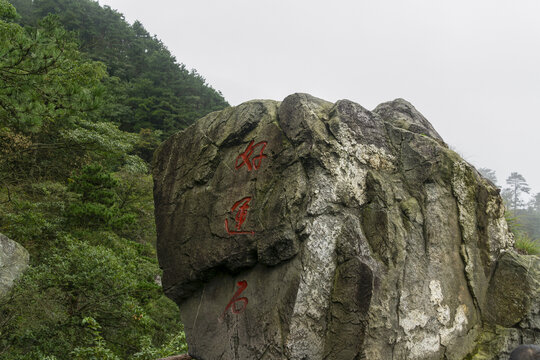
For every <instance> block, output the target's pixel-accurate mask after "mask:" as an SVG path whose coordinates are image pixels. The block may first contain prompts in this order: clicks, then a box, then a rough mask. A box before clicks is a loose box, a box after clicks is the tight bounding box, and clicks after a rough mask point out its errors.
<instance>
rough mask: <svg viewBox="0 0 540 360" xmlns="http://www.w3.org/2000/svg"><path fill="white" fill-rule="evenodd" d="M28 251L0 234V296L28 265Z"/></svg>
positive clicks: (3, 294)
mask: <svg viewBox="0 0 540 360" xmlns="http://www.w3.org/2000/svg"><path fill="white" fill-rule="evenodd" d="M29 259H30V257H29V255H28V251H26V249H25V248H23V247H22V246H21V245H20V244H18V243H16V242H15V241H13V240H10V239H9V238H8V237H7V236H5V235H3V234H0V298H2V297H4V296H6V295H7V294H8V292H9V290H10V289H11V287H12V286H13V282H14V281H15V280H17V279H18V278H19V277H20V276H21V274H22V273H23V272H24V270H25V269H26V268H27V267H28V261H29Z"/></svg>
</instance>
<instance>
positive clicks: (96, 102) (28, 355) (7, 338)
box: [0, 0, 227, 360]
mask: <svg viewBox="0 0 540 360" xmlns="http://www.w3.org/2000/svg"><path fill="white" fill-rule="evenodd" d="M11 3H12V4H14V5H15V6H16V7H17V9H18V10H19V12H20V15H19V13H17V11H16V10H15V7H14V6H12V4H10V3H9V2H7V1H6V0H0V81H1V82H2V86H1V87H0V232H1V233H3V234H5V235H7V236H8V237H10V238H12V239H13V240H15V241H17V242H19V243H21V244H22V245H23V246H24V247H25V248H26V249H27V250H28V251H29V252H30V259H31V260H30V261H31V263H30V267H29V269H28V270H27V271H26V272H25V274H24V276H23V277H22V279H21V280H20V281H19V282H18V284H17V285H16V286H15V287H14V289H13V291H12V292H11V294H10V295H9V296H8V297H7V298H3V299H0V357H1V358H2V359H8V360H9V359H132V358H133V359H155V358H157V357H160V356H168V355H173V354H178V353H182V352H185V351H187V348H186V342H185V336H184V333H183V331H182V324H181V323H180V315H179V312H178V309H177V307H176V305H175V304H174V303H172V302H171V301H170V300H169V299H168V298H166V297H165V296H164V295H163V291H162V289H161V286H160V281H159V279H160V270H159V267H158V264H157V259H156V252H155V224H154V219H153V198H152V179H151V176H150V175H149V171H148V162H149V161H150V159H151V157H152V153H153V151H154V149H155V148H156V147H157V146H158V145H159V143H160V141H161V140H162V139H163V138H164V137H166V136H167V135H169V134H170V133H172V132H175V131H177V130H178V129H182V128H183V127H185V126H187V125H189V124H190V123H191V122H193V121H194V120H195V119H197V118H199V117H201V116H203V115H205V114H206V113H208V112H210V111H214V110H218V109H221V108H223V107H225V106H227V104H226V102H225V101H224V100H223V97H222V96H221V94H219V93H218V92H216V91H215V90H213V89H212V88H210V87H209V86H207V85H206V84H205V81H204V79H203V78H202V77H201V76H199V75H198V74H197V73H196V72H195V71H187V70H186V69H185V68H184V66H182V65H179V64H178V63H177V62H176V60H175V59H174V58H173V57H172V56H171V54H170V53H169V52H168V51H167V49H166V47H165V46H164V45H163V44H162V43H161V42H160V41H159V40H158V39H156V38H155V37H151V36H149V34H148V33H147V32H146V31H145V30H144V28H143V27H142V25H141V24H140V23H135V24H133V25H132V26H130V25H129V24H127V23H126V22H125V21H124V20H123V17H122V15H121V14H119V13H117V12H115V11H112V10H111V9H109V8H101V7H100V6H99V5H98V3H97V2H95V1H91V0H79V1H71V0H34V1H30V0H13V1H12V2H11ZM50 13H51V14H50Z"/></svg>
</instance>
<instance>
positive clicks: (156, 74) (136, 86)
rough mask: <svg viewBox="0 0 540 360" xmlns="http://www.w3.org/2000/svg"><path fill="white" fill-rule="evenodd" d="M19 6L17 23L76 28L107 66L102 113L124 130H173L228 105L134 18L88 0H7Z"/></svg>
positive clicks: (86, 45)
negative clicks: (48, 20) (44, 21)
mask: <svg viewBox="0 0 540 360" xmlns="http://www.w3.org/2000/svg"><path fill="white" fill-rule="evenodd" d="M12 3H13V4H14V5H15V6H16V7H17V8H19V7H20V8H21V9H24V13H23V17H22V22H23V23H24V24H27V25H32V26H34V25H35V24H36V23H37V22H38V20H39V19H41V18H43V17H45V16H47V15H48V14H57V16H58V18H59V21H60V23H61V24H62V25H63V26H64V27H65V28H66V29H68V30H72V31H75V32H77V34H78V39H79V41H80V44H81V51H82V52H84V53H86V54H87V55H88V56H89V57H90V58H91V59H93V60H97V61H101V62H103V63H104V64H106V65H107V71H108V73H109V75H110V76H111V79H109V80H107V81H105V82H104V85H105V87H106V94H107V97H108V98H109V99H110V100H111V102H112V103H113V104H115V106H114V107H111V106H105V107H103V108H102V109H103V110H106V111H103V112H102V116H103V117H105V118H107V119H108V120H110V121H114V122H115V123H117V124H119V125H120V128H121V129H123V130H127V131H131V132H139V131H140V130H141V129H151V130H160V131H162V132H163V134H164V136H168V135H170V134H171V133H173V132H175V131H178V130H179V129H182V128H184V127H186V126H187V125H189V124H191V123H192V122H193V121H195V120H196V119H198V118H200V117H202V116H204V115H206V114H207V113H209V112H211V111H216V110H221V109H222V108H224V107H226V106H227V103H226V101H225V100H224V99H223V96H222V95H221V93H219V92H217V91H215V90H214V89H212V88H211V87H210V86H209V85H208V84H206V81H205V79H204V78H203V77H202V76H201V75H199V74H198V73H197V72H196V71H195V70H191V71H189V70H188V69H186V67H185V66H184V65H183V64H179V63H178V62H177V61H176V59H175V58H174V56H172V55H171V53H170V52H169V50H168V49H167V47H166V46H165V45H164V44H163V43H162V42H161V41H160V40H159V39H158V38H156V37H155V36H151V35H150V34H149V33H148V32H147V31H146V29H145V28H144V26H143V25H142V24H141V23H140V22H138V21H136V22H135V23H134V24H133V25H129V24H128V23H127V22H126V21H125V19H124V17H123V15H122V14H120V13H118V12H116V11H114V10H112V9H111V8H110V7H108V6H105V7H100V6H99V4H98V3H97V2H96V1H92V0H79V1H72V0H34V1H32V0H12Z"/></svg>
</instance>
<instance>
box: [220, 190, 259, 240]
mask: <svg viewBox="0 0 540 360" xmlns="http://www.w3.org/2000/svg"><path fill="white" fill-rule="evenodd" d="M250 201H251V197H250V196H247V197H245V198H243V199H242V200H238V201H237V202H236V203H234V205H233V207H232V208H231V211H236V216H235V217H234V220H235V221H236V225H235V228H236V230H231V229H229V220H228V219H225V229H226V230H227V233H229V234H231V235H238V234H250V235H253V234H255V232H254V231H242V225H243V224H244V221H246V217H247V211H248V209H249V202H250Z"/></svg>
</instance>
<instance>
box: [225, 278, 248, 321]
mask: <svg viewBox="0 0 540 360" xmlns="http://www.w3.org/2000/svg"><path fill="white" fill-rule="evenodd" d="M236 286H238V290H236V292H235V293H234V295H233V297H232V298H231V300H230V301H229V303H228V304H227V307H225V310H224V311H223V314H221V316H220V317H219V320H220V321H223V319H224V318H225V314H226V313H227V310H229V309H231V311H232V313H233V314H240V313H241V312H242V311H244V310H246V307H247V304H248V299H247V297H239V296H240V294H241V293H242V291H244V290H246V288H247V286H248V284H247V281H246V280H242V281H239V282H237V283H236ZM238 302H242V304H243V305H242V307H240V308H238V306H237V304H236V303H238Z"/></svg>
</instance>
